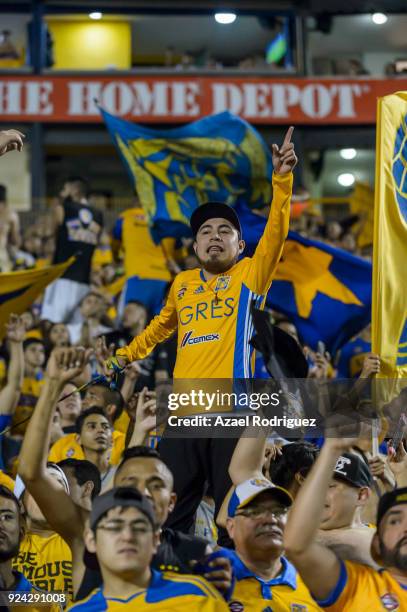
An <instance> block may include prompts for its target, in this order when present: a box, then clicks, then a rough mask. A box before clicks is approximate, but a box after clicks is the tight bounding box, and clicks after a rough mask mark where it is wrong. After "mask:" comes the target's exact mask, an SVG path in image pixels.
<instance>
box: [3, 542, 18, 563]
mask: <svg viewBox="0 0 407 612" xmlns="http://www.w3.org/2000/svg"><path fill="white" fill-rule="evenodd" d="M7 544H8V546H7V547H6V546H5V547H3V546H1V545H0V563H4V562H5V561H9V560H10V559H14V557H16V556H17V555H18V551H19V548H20V543H19V542H9V541H7Z"/></svg>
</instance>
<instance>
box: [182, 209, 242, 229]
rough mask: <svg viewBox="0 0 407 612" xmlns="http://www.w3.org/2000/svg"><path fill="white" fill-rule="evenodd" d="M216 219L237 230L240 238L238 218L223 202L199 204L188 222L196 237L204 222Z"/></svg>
mask: <svg viewBox="0 0 407 612" xmlns="http://www.w3.org/2000/svg"><path fill="white" fill-rule="evenodd" d="M217 218H219V219H226V220H227V221H229V222H230V223H231V224H232V225H233V227H234V228H236V229H237V231H238V232H239V234H240V236H241V235H242V228H241V225H240V221H239V217H238V216H237V214H236V212H235V210H234V209H233V208H232V207H231V206H228V205H227V204H224V203H223V202H206V204H201V206H198V208H196V209H195V210H194V212H193V213H192V215H191V218H190V221H189V223H190V225H191V230H192V233H193V235H194V236H196V235H197V233H198V230H199V228H200V227H201V225H203V224H204V223H205V222H206V221H209V219H217Z"/></svg>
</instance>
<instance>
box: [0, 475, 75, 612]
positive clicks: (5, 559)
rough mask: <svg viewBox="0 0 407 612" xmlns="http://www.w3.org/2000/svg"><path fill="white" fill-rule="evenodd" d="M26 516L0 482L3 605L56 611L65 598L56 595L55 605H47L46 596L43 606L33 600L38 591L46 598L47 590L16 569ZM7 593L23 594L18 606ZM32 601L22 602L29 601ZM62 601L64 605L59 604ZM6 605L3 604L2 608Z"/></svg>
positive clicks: (36, 611) (0, 599)
mask: <svg viewBox="0 0 407 612" xmlns="http://www.w3.org/2000/svg"><path fill="white" fill-rule="evenodd" d="M24 531H25V527H24V518H23V516H22V514H21V508H20V503H19V501H18V499H17V497H16V496H15V495H14V493H13V492H12V491H10V490H9V489H7V487H4V486H3V485H0V606H1V609H2V610H30V612H39V611H40V610H42V611H43V612H57V611H58V610H62V604H63V603H65V601H66V600H65V597H64V596H63V595H62V596H61V598H56V600H55V601H56V603H55V605H54V604H52V603H49V604H47V603H46V599H44V603H42V605H36V604H35V603H34V601H35V599H34V597H35V594H36V595H37V596H38V597H41V598H42V597H44V596H45V595H46V593H45V592H43V591H41V590H40V589H38V588H37V587H35V586H34V585H33V584H31V582H30V581H29V580H27V578H26V577H25V576H24V574H22V573H21V572H18V571H16V570H15V569H13V566H12V560H13V558H14V557H15V556H16V555H17V554H18V551H19V548H20V543H21V540H22V539H23V537H24ZM7 592H11V594H12V595H14V601H16V600H17V597H18V596H20V597H21V603H20V605H19V606H18V607H17V606H16V607H14V606H13V605H12V601H13V600H12V599H11V597H10V595H8V594H7ZM31 595H32V596H33V597H32V599H31V602H32V603H26V605H24V604H23V603H22V602H24V600H25V601H26V602H29V601H30V596H31ZM57 599H58V600H59V602H57ZM59 603H60V604H61V605H59ZM3 606H4V607H3Z"/></svg>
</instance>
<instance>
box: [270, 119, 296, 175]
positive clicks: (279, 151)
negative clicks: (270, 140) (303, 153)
mask: <svg viewBox="0 0 407 612" xmlns="http://www.w3.org/2000/svg"><path fill="white" fill-rule="evenodd" d="M293 131H294V127H293V126H291V127H289V128H288V130H287V133H286V135H285V137H284V141H283V144H282V145H281V147H278V146H277V145H276V144H273V145H272V146H271V151H272V158H273V167H274V172H275V173H276V174H287V173H288V172H292V171H293V170H294V168H295V166H296V165H297V162H298V158H297V156H296V154H295V151H294V144H293V143H292V142H291V137H292V135H293Z"/></svg>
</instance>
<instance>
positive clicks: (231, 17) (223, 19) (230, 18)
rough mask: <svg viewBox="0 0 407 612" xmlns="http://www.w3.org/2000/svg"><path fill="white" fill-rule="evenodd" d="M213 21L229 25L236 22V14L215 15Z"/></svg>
mask: <svg viewBox="0 0 407 612" xmlns="http://www.w3.org/2000/svg"><path fill="white" fill-rule="evenodd" d="M215 21H217V22H218V23H221V24H222V25H229V23H233V22H234V21H236V13H215Z"/></svg>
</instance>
